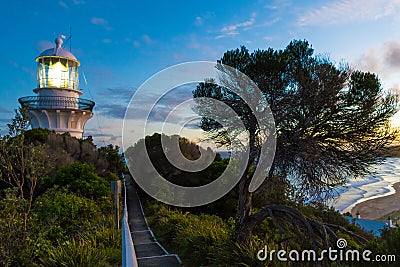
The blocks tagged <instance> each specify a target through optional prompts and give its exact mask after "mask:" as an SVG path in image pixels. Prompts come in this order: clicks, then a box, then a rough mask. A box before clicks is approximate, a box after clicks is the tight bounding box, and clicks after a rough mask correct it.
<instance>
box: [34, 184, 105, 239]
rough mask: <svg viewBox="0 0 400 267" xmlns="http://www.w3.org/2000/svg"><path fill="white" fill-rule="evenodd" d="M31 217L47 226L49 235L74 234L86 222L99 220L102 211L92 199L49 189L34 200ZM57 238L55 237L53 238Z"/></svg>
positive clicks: (84, 227) (56, 189)
mask: <svg viewBox="0 0 400 267" xmlns="http://www.w3.org/2000/svg"><path fill="white" fill-rule="evenodd" d="M33 212H34V214H35V216H34V217H33V219H34V220H35V221H36V222H40V223H41V224H42V225H47V226H48V227H49V232H48V234H49V237H50V238H51V237H52V236H54V237H62V236H63V235H76V234H78V233H79V232H80V231H81V230H82V229H87V226H86V224H87V222H88V221H92V220H101V219H102V213H101V211H100V208H99V206H98V205H97V203H96V202H95V201H94V200H91V199H87V198H84V197H81V196H78V195H76V194H75V193H71V192H68V191H67V190H66V189H64V190H60V189H59V188H58V187H55V188H52V189H49V190H48V191H47V192H46V193H45V194H43V195H42V196H40V197H38V198H37V199H36V201H35V204H34V207H33ZM53 240H57V239H53Z"/></svg>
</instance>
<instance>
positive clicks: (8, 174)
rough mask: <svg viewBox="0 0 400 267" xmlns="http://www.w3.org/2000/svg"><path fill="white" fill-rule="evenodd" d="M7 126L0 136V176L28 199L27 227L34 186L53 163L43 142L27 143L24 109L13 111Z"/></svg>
mask: <svg viewBox="0 0 400 267" xmlns="http://www.w3.org/2000/svg"><path fill="white" fill-rule="evenodd" d="M7 126H8V128H9V133H8V134H7V135H6V136H3V137H1V139H0V167H1V172H0V174H1V177H0V178H1V180H2V181H3V182H5V183H6V184H8V185H9V186H12V187H17V188H18V191H19V195H20V197H21V198H24V197H25V198H27V199H28V205H27V207H26V208H25V210H24V229H25V230H26V224H27V220H28V215H29V213H30V210H31V208H32V202H33V197H34V193H35V189H36V186H37V185H38V183H39V180H40V179H41V178H42V177H43V176H45V175H46V174H47V173H48V172H50V170H51V168H52V167H53V166H52V164H51V160H50V157H49V156H48V155H47V154H46V153H45V152H44V145H36V146H35V145H33V144H32V143H28V142H29V141H30V140H29V138H28V139H26V131H27V130H28V128H29V126H30V122H29V111H28V110H27V109H25V108H19V109H18V110H16V111H15V117H14V118H13V120H12V123H10V124H8V125H7ZM26 192H27V193H28V197H26V194H25V193H26Z"/></svg>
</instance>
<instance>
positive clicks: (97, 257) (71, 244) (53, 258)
mask: <svg viewBox="0 0 400 267" xmlns="http://www.w3.org/2000/svg"><path fill="white" fill-rule="evenodd" d="M39 261H40V266H43V267H92V266H97V267H108V266H111V265H110V264H109V263H108V261H107V255H106V254H105V253H104V251H103V250H101V249H98V248H97V247H96V244H93V243H92V242H90V241H86V240H79V241H75V240H74V239H72V240H70V241H66V242H64V243H62V244H58V245H57V246H55V247H53V248H48V249H46V251H45V253H44V255H43V256H41V257H40V258H39Z"/></svg>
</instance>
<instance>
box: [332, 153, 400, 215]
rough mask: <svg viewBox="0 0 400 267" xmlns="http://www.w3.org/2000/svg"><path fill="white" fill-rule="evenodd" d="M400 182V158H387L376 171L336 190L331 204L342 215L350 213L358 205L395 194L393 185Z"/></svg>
mask: <svg viewBox="0 0 400 267" xmlns="http://www.w3.org/2000/svg"><path fill="white" fill-rule="evenodd" d="M397 182H400V158H387V159H386V160H385V161H384V162H383V163H382V164H379V165H377V166H376V167H375V168H374V171H373V172H372V173H371V174H369V175H366V176H365V177H360V178H357V179H351V180H349V182H348V183H347V184H346V185H344V186H339V187H337V188H336V197H335V198H334V199H332V201H330V204H331V205H332V206H333V207H335V209H337V210H339V211H340V212H341V213H345V212H350V211H351V209H352V208H353V207H354V206H355V205H356V204H358V203H361V202H364V201H366V200H369V199H374V198H379V197H383V196H387V195H391V194H394V193H395V190H394V188H393V184H395V183H397Z"/></svg>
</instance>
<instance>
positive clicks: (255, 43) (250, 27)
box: [0, 0, 400, 145]
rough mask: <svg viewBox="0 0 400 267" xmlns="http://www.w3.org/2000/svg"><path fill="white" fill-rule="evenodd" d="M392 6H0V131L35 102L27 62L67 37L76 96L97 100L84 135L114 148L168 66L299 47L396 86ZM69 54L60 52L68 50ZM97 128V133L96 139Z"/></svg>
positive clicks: (78, 2)
mask: <svg viewBox="0 0 400 267" xmlns="http://www.w3.org/2000/svg"><path fill="white" fill-rule="evenodd" d="M399 13H400V1H395V0H369V1H363V0H349V1H348V0H339V1H295V0H283V1H263V0H257V1H236V0H233V1H209V0H202V1H104V0H98V1H91V0H62V1H58V0H52V1H50V0H42V1H22V0H19V1H18V0H16V1H2V2H1V4H0V19H1V20H2V23H1V25H2V38H1V39H2V41H1V42H0V58H1V66H0V68H1V69H0V78H1V85H0V129H1V130H2V131H3V133H4V131H5V130H6V128H7V127H6V123H9V122H10V121H11V118H12V117H13V110H14V109H16V108H18V105H19V104H18V101H17V99H18V98H19V97H22V96H28V95H34V93H33V92H32V90H33V89H34V88H35V87H36V63H35V58H36V56H38V55H39V54H40V52H41V51H42V50H44V49H47V48H50V47H53V40H54V38H55V37H57V36H58V34H64V35H67V36H69V29H70V26H71V27H72V53H73V54H74V55H75V56H76V57H77V58H78V60H79V61H80V62H81V68H80V72H81V74H82V73H84V74H85V77H86V81H87V84H85V82H84V78H83V76H81V77H80V87H81V88H82V90H83V93H84V94H83V96H82V97H83V98H87V99H91V100H94V101H95V102H96V107H95V110H94V111H95V115H94V117H93V118H92V119H91V120H90V121H89V122H88V123H87V125H86V127H85V136H87V135H92V136H94V139H95V142H96V144H98V145H103V141H104V142H105V143H106V144H108V143H113V144H117V145H120V144H121V128H122V119H123V115H124V113H125V108H126V106H127V104H128V102H129V100H130V98H131V97H132V95H133V93H134V92H135V89H136V88H138V87H139V86H140V85H141V84H142V83H143V82H145V81H146V80H147V79H148V78H149V77H151V76H152V75H153V74H155V73H157V72H159V71H161V70H163V69H164V68H166V67H169V66H172V65H174V64H178V63H183V62H187V61H195V60H209V61H216V60H217V59H219V58H220V57H221V56H222V54H223V53H224V52H225V51H227V50H229V49H234V48H237V47H239V46H240V45H245V46H246V47H247V48H248V49H250V50H255V49H258V48H260V49H266V48H268V47H273V48H275V49H282V48H284V47H285V46H286V45H287V44H288V43H289V42H290V41H291V40H293V39H307V40H308V41H309V42H310V43H311V44H312V46H313V48H314V49H315V51H316V53H322V54H327V55H329V56H330V58H331V59H332V60H333V61H335V62H338V63H339V62H341V61H343V60H344V61H346V62H348V63H349V64H350V65H351V66H352V67H354V68H357V69H361V70H364V71H372V72H375V73H377V74H378V75H379V77H380V78H381V80H382V84H383V86H384V87H385V88H387V89H394V90H398V87H399V84H400V76H399V74H398V73H399V71H400V28H399V27H398V25H399V22H400V17H399V16H398V14H399ZM67 47H68V46H67ZM100 128H101V131H100Z"/></svg>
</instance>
